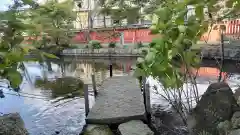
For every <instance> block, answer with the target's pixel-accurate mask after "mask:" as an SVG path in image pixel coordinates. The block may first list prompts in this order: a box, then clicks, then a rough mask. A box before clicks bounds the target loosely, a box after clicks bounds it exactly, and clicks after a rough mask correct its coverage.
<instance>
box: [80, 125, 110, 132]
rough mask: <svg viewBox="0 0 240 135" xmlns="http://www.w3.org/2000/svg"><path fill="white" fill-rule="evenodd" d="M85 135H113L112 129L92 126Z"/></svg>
mask: <svg viewBox="0 0 240 135" xmlns="http://www.w3.org/2000/svg"><path fill="white" fill-rule="evenodd" d="M84 135H113V133H112V131H111V129H110V128H109V127H108V126H107V125H91V124H89V125H88V126H87V127H86V130H85V132H84Z"/></svg>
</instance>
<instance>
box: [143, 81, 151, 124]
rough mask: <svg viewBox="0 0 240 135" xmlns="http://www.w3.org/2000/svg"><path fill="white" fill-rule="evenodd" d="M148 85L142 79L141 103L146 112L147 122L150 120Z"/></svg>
mask: <svg viewBox="0 0 240 135" xmlns="http://www.w3.org/2000/svg"><path fill="white" fill-rule="evenodd" d="M149 88H150V87H149V84H146V78H145V77H143V78H142V89H143V90H142V91H143V102H144V107H145V110H146V116H147V120H148V122H149V121H150V120H151V103H150V89H149Z"/></svg>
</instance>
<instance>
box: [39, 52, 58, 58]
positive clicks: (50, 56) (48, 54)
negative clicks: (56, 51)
mask: <svg viewBox="0 0 240 135" xmlns="http://www.w3.org/2000/svg"><path fill="white" fill-rule="evenodd" d="M42 54H43V56H46V57H48V58H52V59H59V58H58V57H57V56H55V55H53V54H50V53H46V52H42Z"/></svg>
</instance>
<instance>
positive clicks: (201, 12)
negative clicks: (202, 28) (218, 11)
mask: <svg viewBox="0 0 240 135" xmlns="http://www.w3.org/2000/svg"><path fill="white" fill-rule="evenodd" d="M195 13H196V16H197V18H199V19H201V20H202V19H203V18H204V5H202V4H200V5H198V6H197V7H196V9H195Z"/></svg>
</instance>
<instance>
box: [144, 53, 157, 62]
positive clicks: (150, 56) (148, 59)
mask: <svg viewBox="0 0 240 135" xmlns="http://www.w3.org/2000/svg"><path fill="white" fill-rule="evenodd" d="M155 55H156V53H154V52H152V51H150V52H148V54H147V55H146V57H145V61H146V62H152V61H153V60H154V57H155Z"/></svg>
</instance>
